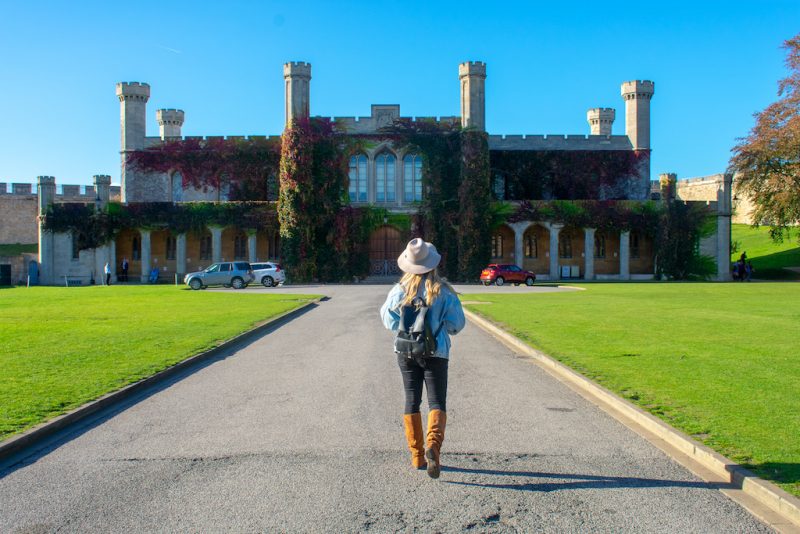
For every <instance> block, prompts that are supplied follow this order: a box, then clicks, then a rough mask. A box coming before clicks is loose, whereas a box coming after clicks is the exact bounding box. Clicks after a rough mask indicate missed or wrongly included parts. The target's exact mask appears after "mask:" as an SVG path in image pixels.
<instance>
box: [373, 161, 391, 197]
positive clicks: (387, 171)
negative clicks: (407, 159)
mask: <svg viewBox="0 0 800 534" xmlns="http://www.w3.org/2000/svg"><path fill="white" fill-rule="evenodd" d="M395 161H396V160H395V157H394V156H393V155H391V154H381V155H380V156H378V157H377V158H375V202H394V201H395V181H394V170H395Z"/></svg>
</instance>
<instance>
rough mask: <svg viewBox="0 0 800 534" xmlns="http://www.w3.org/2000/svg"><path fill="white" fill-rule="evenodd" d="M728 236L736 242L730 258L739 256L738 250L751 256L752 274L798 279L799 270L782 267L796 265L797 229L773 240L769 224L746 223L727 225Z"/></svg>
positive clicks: (799, 254)
mask: <svg viewBox="0 0 800 534" xmlns="http://www.w3.org/2000/svg"><path fill="white" fill-rule="evenodd" d="M731 240H732V241H733V242H734V243H735V244H736V245H737V247H736V252H732V253H731V262H734V261H736V260H738V259H739V256H741V255H742V252H747V257H748V258H749V259H750V260H752V262H753V267H754V268H755V270H756V272H755V273H754V274H753V277H754V278H758V279H765V280H798V279H800V273H798V272H795V271H790V270H788V269H785V267H800V245H798V242H797V231H794V232H792V233H791V235H790V236H789V237H788V238H787V239H784V240H783V242H782V243H775V242H774V241H773V240H772V238H771V237H770V236H769V226H759V227H758V228H753V227H752V226H748V225H746V224H734V225H732V226H731Z"/></svg>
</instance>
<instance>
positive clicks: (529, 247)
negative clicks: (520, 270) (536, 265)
mask: <svg viewBox="0 0 800 534" xmlns="http://www.w3.org/2000/svg"><path fill="white" fill-rule="evenodd" d="M524 243H525V257H526V258H538V257H539V241H538V240H537V239H536V236H535V235H526V236H525V242H524Z"/></svg>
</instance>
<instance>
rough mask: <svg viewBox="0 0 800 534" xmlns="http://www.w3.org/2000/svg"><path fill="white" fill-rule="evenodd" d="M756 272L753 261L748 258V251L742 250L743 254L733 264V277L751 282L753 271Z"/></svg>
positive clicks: (739, 280)
mask: <svg viewBox="0 0 800 534" xmlns="http://www.w3.org/2000/svg"><path fill="white" fill-rule="evenodd" d="M754 272H756V270H755V268H754V267H753V262H751V261H750V260H748V259H747V252H742V255H741V256H740V257H739V259H738V260H736V263H734V264H733V273H732V274H733V279H734V281H737V282H749V281H750V280H751V279H752V277H753V273H754Z"/></svg>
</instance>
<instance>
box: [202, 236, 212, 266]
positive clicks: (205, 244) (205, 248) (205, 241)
mask: <svg viewBox="0 0 800 534" xmlns="http://www.w3.org/2000/svg"><path fill="white" fill-rule="evenodd" d="M200 259H201V260H210V259H211V236H210V235H204V236H201V237H200Z"/></svg>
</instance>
